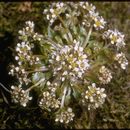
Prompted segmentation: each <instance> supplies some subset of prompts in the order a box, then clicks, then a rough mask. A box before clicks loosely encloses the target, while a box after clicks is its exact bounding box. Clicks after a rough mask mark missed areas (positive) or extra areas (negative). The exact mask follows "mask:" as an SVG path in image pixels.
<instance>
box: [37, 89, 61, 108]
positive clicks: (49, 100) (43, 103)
mask: <svg viewBox="0 0 130 130" xmlns="http://www.w3.org/2000/svg"><path fill="white" fill-rule="evenodd" d="M59 105H60V101H59V100H57V99H56V96H55V95H53V94H51V93H50V92H48V91H46V92H43V94H42V97H41V100H40V101H39V106H40V107H41V108H42V109H49V110H50V109H56V108H59Z"/></svg>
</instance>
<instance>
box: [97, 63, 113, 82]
mask: <svg viewBox="0 0 130 130" xmlns="http://www.w3.org/2000/svg"><path fill="white" fill-rule="evenodd" d="M99 73H100V74H99V80H100V82H101V83H102V84H108V83H109V82H110V81H111V79H112V74H111V72H110V70H109V69H107V68H106V67H105V66H102V67H101V68H100V70H99Z"/></svg>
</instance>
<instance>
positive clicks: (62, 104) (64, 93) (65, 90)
mask: <svg viewBox="0 0 130 130" xmlns="http://www.w3.org/2000/svg"><path fill="white" fill-rule="evenodd" d="M66 92H67V87H65V88H64V92H63V96H62V100H61V108H62V107H63V106H64V102H65V95H66Z"/></svg>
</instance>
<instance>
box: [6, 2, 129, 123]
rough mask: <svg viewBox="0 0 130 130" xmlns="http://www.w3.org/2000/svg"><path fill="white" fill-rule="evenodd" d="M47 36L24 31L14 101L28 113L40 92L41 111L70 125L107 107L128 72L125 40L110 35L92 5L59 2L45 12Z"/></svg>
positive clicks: (18, 49) (30, 26) (12, 71)
mask: <svg viewBox="0 0 130 130" xmlns="http://www.w3.org/2000/svg"><path fill="white" fill-rule="evenodd" d="M43 16H44V17H45V20H46V23H45V27H43V28H44V31H43V34H39V33H37V32H35V30H34V27H35V25H34V22H32V21H27V22H26V23H25V24H26V26H25V28H23V29H22V30H20V31H19V41H20V42H19V43H18V44H17V46H16V48H15V54H16V55H15V64H14V65H11V66H10V68H11V69H10V71H9V74H11V75H12V76H16V77H17V79H18V82H17V83H16V85H12V86H11V95H12V100H13V102H15V103H19V104H20V105H22V106H23V107H26V106H27V104H28V102H29V100H33V97H32V96H30V95H31V90H32V89H34V90H36V92H37V94H38V96H39V100H38V106H39V107H40V108H41V109H42V110H43V111H44V110H47V111H48V112H50V113H52V117H53V116H54V118H55V119H54V120H55V122H59V123H64V124H66V125H68V124H69V123H70V122H71V121H73V120H74V118H75V119H76V118H78V115H76V109H77V106H80V108H81V109H82V111H91V110H92V109H97V108H98V107H102V105H103V103H104V102H105V99H106V97H107V92H105V91H106V90H105V89H106V88H107V87H108V84H110V83H111V82H113V77H114V75H116V72H117V71H119V70H121V69H122V70H126V69H127V65H128V60H127V58H126V56H125V41H124V35H123V34H122V33H121V32H119V31H118V30H117V29H115V30H111V29H106V28H107V27H106V26H107V25H106V24H107V22H106V21H105V20H104V18H103V17H102V16H100V15H99V13H98V12H96V8H95V6H93V5H92V4H89V3H88V2H79V3H71V2H66V3H63V2H55V3H51V4H49V5H48V6H47V7H46V9H44V11H43Z"/></svg>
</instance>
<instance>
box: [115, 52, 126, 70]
mask: <svg viewBox="0 0 130 130" xmlns="http://www.w3.org/2000/svg"><path fill="white" fill-rule="evenodd" d="M115 60H116V61H118V63H119V64H120V66H121V68H122V69H124V70H125V69H126V66H127V65H128V60H127V59H126V57H125V54H124V53H122V52H121V53H118V54H116V56H115Z"/></svg>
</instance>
